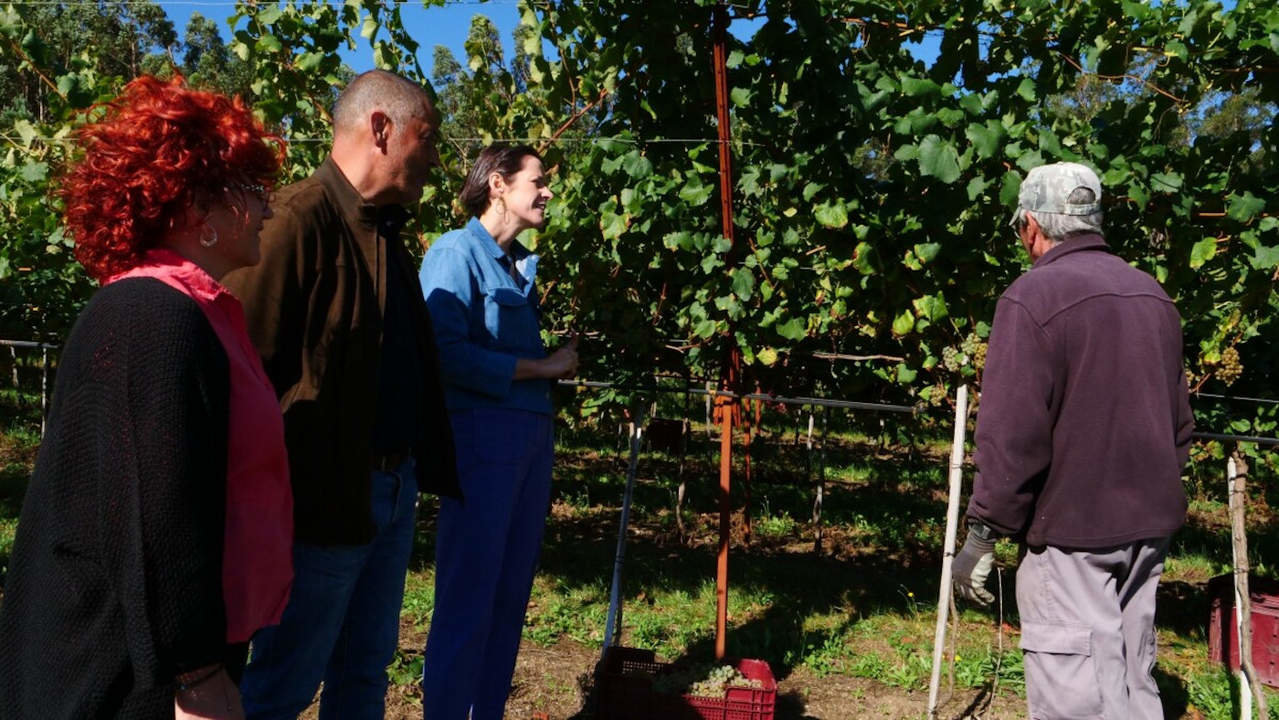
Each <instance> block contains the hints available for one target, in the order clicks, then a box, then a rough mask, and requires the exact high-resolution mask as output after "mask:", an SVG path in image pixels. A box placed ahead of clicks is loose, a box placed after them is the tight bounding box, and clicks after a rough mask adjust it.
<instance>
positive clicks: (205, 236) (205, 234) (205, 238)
mask: <svg viewBox="0 0 1279 720" xmlns="http://www.w3.org/2000/svg"><path fill="white" fill-rule="evenodd" d="M209 233H212V234H213V236H212V237H209ZM200 244H201V245H203V246H204V247H207V248H211V247H213V246H214V245H217V244H218V231H217V228H214V227H210V226H208V225H205V226H204V228H203V229H202V230H200Z"/></svg>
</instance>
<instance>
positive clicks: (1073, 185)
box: [1017, 162, 1101, 215]
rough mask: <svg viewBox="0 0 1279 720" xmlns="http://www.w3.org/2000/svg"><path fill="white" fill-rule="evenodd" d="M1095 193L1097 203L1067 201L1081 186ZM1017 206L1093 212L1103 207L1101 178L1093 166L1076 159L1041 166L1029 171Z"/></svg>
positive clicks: (1063, 212) (1046, 210) (1067, 212)
mask: <svg viewBox="0 0 1279 720" xmlns="http://www.w3.org/2000/svg"><path fill="white" fill-rule="evenodd" d="M1081 187H1082V188H1088V189H1089V190H1092V192H1093V198H1094V200H1093V202H1090V203H1072V202H1069V201H1068V200H1067V198H1069V197H1070V194H1071V193H1072V192H1074V191H1075V190H1076V189H1077V188H1081ZM1017 205H1018V206H1019V207H1021V208H1022V209H1023V210H1029V211H1031V212H1033V213H1041V212H1042V213H1056V214H1057V215H1091V214H1093V213H1095V212H1098V211H1100V210H1101V181H1100V180H1098V179H1097V173H1095V172H1093V171H1092V169H1091V168H1089V167H1087V166H1085V165H1080V164H1079V163H1072V162H1059V163H1053V164H1052V165H1040V166H1039V167H1037V168H1033V169H1031V171H1030V172H1028V173H1026V179H1025V180H1022V181H1021V191H1020V192H1019V193H1017Z"/></svg>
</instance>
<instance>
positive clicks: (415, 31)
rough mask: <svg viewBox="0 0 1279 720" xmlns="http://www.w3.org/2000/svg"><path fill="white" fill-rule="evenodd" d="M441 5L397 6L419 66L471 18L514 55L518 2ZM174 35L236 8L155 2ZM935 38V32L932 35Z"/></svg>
mask: <svg viewBox="0 0 1279 720" xmlns="http://www.w3.org/2000/svg"><path fill="white" fill-rule="evenodd" d="M446 3H447V4H445V5H443V6H433V7H429V8H425V7H423V6H422V3H421V2H420V1H417V0H409V1H408V2H404V3H402V4H401V5H400V15H401V17H402V18H403V19H404V25H405V27H407V28H408V30H409V32H410V33H412V35H413V37H414V38H415V39H416V40H417V41H418V43H419V44H420V45H421V47H420V48H419V49H418V60H419V61H420V62H421V63H422V68H423V69H424V70H425V71H426V72H427V73H428V74H429V73H430V72H431V58H432V55H433V54H434V52H435V46H436V45H444V46H445V47H447V48H449V49H450V50H452V51H453V55H454V57H456V58H458V59H459V60H461V59H463V58H465V57H466V53H465V51H464V50H463V49H462V43H463V42H465V40H466V33H467V31H468V30H469V29H470V27H471V18H473V17H474V16H476V15H487V16H488V18H489V19H490V20H492V21H493V24H494V25H496V26H497V30H498V34H499V35H500V37H501V38H502V47H503V49H504V50H505V52H506V57H507V58H508V59H509V58H510V57H511V55H512V53H513V47H512V42H511V33H512V32H513V31H514V30H515V26H516V25H517V24H519V18H520V16H519V5H518V3H517V0H487V1H481V0H446ZM159 4H160V5H161V6H162V7H163V8H164V9H165V12H166V13H168V15H169V17H170V18H172V20H173V23H174V25H175V26H176V27H177V30H178V32H179V33H183V32H184V31H185V30H186V26H187V21H188V20H190V18H191V15H192V13H197V12H198V13H200V14H201V15H203V16H205V17H207V18H211V19H212V20H214V21H215V22H217V23H218V27H219V29H220V30H221V32H222V39H223V40H224V41H225V40H228V39H230V37H231V31H230V28H229V27H228V26H227V24H226V20H227V18H228V17H230V16H231V13H232V12H233V11H234V10H235V3H234V2H233V0H204V1H201V0H173V1H172V2H166V1H165V0H159ZM762 24H763V19H762V18H757V19H755V20H740V19H739V20H734V21H733V24H732V25H731V26H730V29H731V31H732V32H733V33H735V34H737V35H739V36H740V37H749V36H750V35H751V34H752V33H753V32H754V31H755V29H756V28H758V27H759V26H760V25H762ZM934 35H935V34H934ZM359 40H360V46H359V47H358V48H356V49H355V50H354V51H346V50H343V52H342V57H343V60H345V61H346V63H347V64H348V65H350V66H351V68H352V69H353V70H355V71H356V72H363V71H365V70H368V69H370V68H372V67H373V52H372V50H371V48H370V47H369V45H368V43H367V42H365V41H364V40H363V38H360V39H359ZM938 42H939V41H938V39H937V37H936V36H933V37H926V38H925V39H924V40H923V42H922V43H920V44H919V45H918V49H917V51H916V55H917V56H918V57H923V58H925V60H927V61H931V60H932V59H933V58H934V57H936V55H937V44H938Z"/></svg>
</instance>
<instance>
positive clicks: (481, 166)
mask: <svg viewBox="0 0 1279 720" xmlns="http://www.w3.org/2000/svg"><path fill="white" fill-rule="evenodd" d="M526 157H535V158H537V159H538V161H539V162H540V161H541V159H542V156H541V155H539V154H537V151H536V150H534V149H533V148H532V146H530V145H522V144H521V145H509V144H503V143H494V144H492V145H489V146H488V147H486V148H484V149H483V150H481V151H480V156H479V157H477V158H475V164H474V165H472V166H471V172H469V173H467V175H466V182H464V183H462V192H460V193H458V194H457V199H458V201H459V202H461V203H462V208H463V209H465V210H466V212H468V213H470V214H471V215H473V216H474V217H479V216H481V215H483V214H484V211H485V210H488V207H489V176H490V175H492V174H493V173H499V174H501V176H502V179H503V180H506V181H507V182H510V181H511V178H513V177H515V174H516V173H518V172H519V171H520V168H522V167H524V158H526Z"/></svg>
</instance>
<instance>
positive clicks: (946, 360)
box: [941, 345, 964, 372]
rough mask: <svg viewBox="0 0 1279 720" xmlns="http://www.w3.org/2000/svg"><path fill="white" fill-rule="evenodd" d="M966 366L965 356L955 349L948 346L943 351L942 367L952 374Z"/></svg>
mask: <svg viewBox="0 0 1279 720" xmlns="http://www.w3.org/2000/svg"><path fill="white" fill-rule="evenodd" d="M963 364H964V356H963V355H960V354H959V351H958V350H956V349H955V348H953V347H951V346H950V345H947V346H946V347H944V348H942V349H941V366H942V367H944V368H946V369H947V370H949V371H951V372H955V371H956V370H958V369H959V367H960V366H961V365H963Z"/></svg>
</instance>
